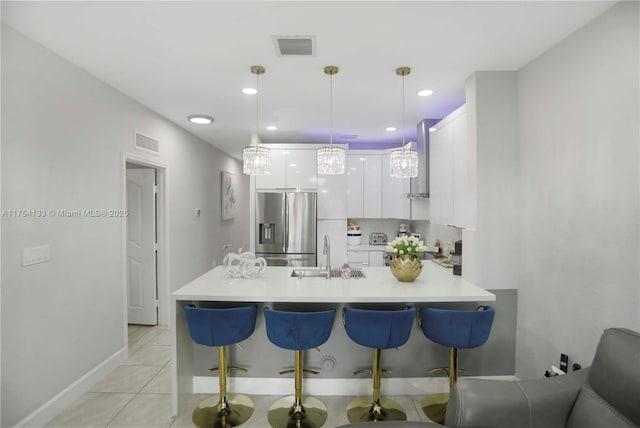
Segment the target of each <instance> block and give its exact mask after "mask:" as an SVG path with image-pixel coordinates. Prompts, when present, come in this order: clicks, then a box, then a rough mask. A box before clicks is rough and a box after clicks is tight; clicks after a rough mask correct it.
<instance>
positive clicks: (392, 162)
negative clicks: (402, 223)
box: [389, 67, 418, 178]
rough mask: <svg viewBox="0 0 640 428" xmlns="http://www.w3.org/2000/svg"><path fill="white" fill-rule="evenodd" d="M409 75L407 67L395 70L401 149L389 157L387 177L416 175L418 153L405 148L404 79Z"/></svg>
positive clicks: (409, 70)
mask: <svg viewBox="0 0 640 428" xmlns="http://www.w3.org/2000/svg"><path fill="white" fill-rule="evenodd" d="M409 73H411V69H410V68H409V67H399V68H397V69H396V74H397V75H398V76H401V77H402V147H400V148H399V149H396V150H393V151H392V152H391V154H390V156H389V175H391V177H395V178H412V177H416V176H417V175H418V152H417V151H416V150H415V149H412V148H406V147H405V126H404V116H405V106H404V96H405V95H404V93H405V88H404V77H405V76H406V75H407V74H409Z"/></svg>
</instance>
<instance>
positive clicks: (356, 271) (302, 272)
mask: <svg viewBox="0 0 640 428" xmlns="http://www.w3.org/2000/svg"><path fill="white" fill-rule="evenodd" d="M341 274H342V270H341V269H340V268H334V269H331V278H340V277H341ZM291 277H292V278H326V277H327V270H326V269H316V268H306V269H305V268H297V269H294V270H292V271H291ZM366 277H367V276H366V275H365V274H364V272H363V271H362V269H360V268H351V278H353V279H358V278H366Z"/></svg>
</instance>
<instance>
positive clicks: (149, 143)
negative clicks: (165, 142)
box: [134, 132, 160, 155]
mask: <svg viewBox="0 0 640 428" xmlns="http://www.w3.org/2000/svg"><path fill="white" fill-rule="evenodd" d="M134 146H135V148H136V149H139V150H144V151H145V152H148V153H153V154H154V155H160V142H159V141H158V140H154V139H153V138H149V137H147V136H145V135H142V134H139V133H137V132H136V139H135V143H134Z"/></svg>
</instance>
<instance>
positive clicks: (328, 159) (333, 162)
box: [317, 65, 346, 175]
mask: <svg viewBox="0 0 640 428" xmlns="http://www.w3.org/2000/svg"><path fill="white" fill-rule="evenodd" d="M337 73H338V67H336V66H335V65H328V66H326V67H325V68H324V74H327V75H329V145H328V146H325V147H321V148H319V149H318V151H317V162H318V165H317V166H318V174H321V175H336V174H344V172H345V164H346V153H345V149H343V148H342V147H334V146H333V75H334V74H337Z"/></svg>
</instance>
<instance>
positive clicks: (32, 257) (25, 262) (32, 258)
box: [22, 245, 51, 266]
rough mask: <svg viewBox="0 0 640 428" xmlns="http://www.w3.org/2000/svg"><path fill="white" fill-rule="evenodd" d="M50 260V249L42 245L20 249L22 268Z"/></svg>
mask: <svg viewBox="0 0 640 428" xmlns="http://www.w3.org/2000/svg"><path fill="white" fill-rule="evenodd" d="M50 259H51V247H50V246H49V245H42V246H39V247H30V248H23V249H22V266H31V265H35V264H37V263H44V262H48V261H49V260H50Z"/></svg>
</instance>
